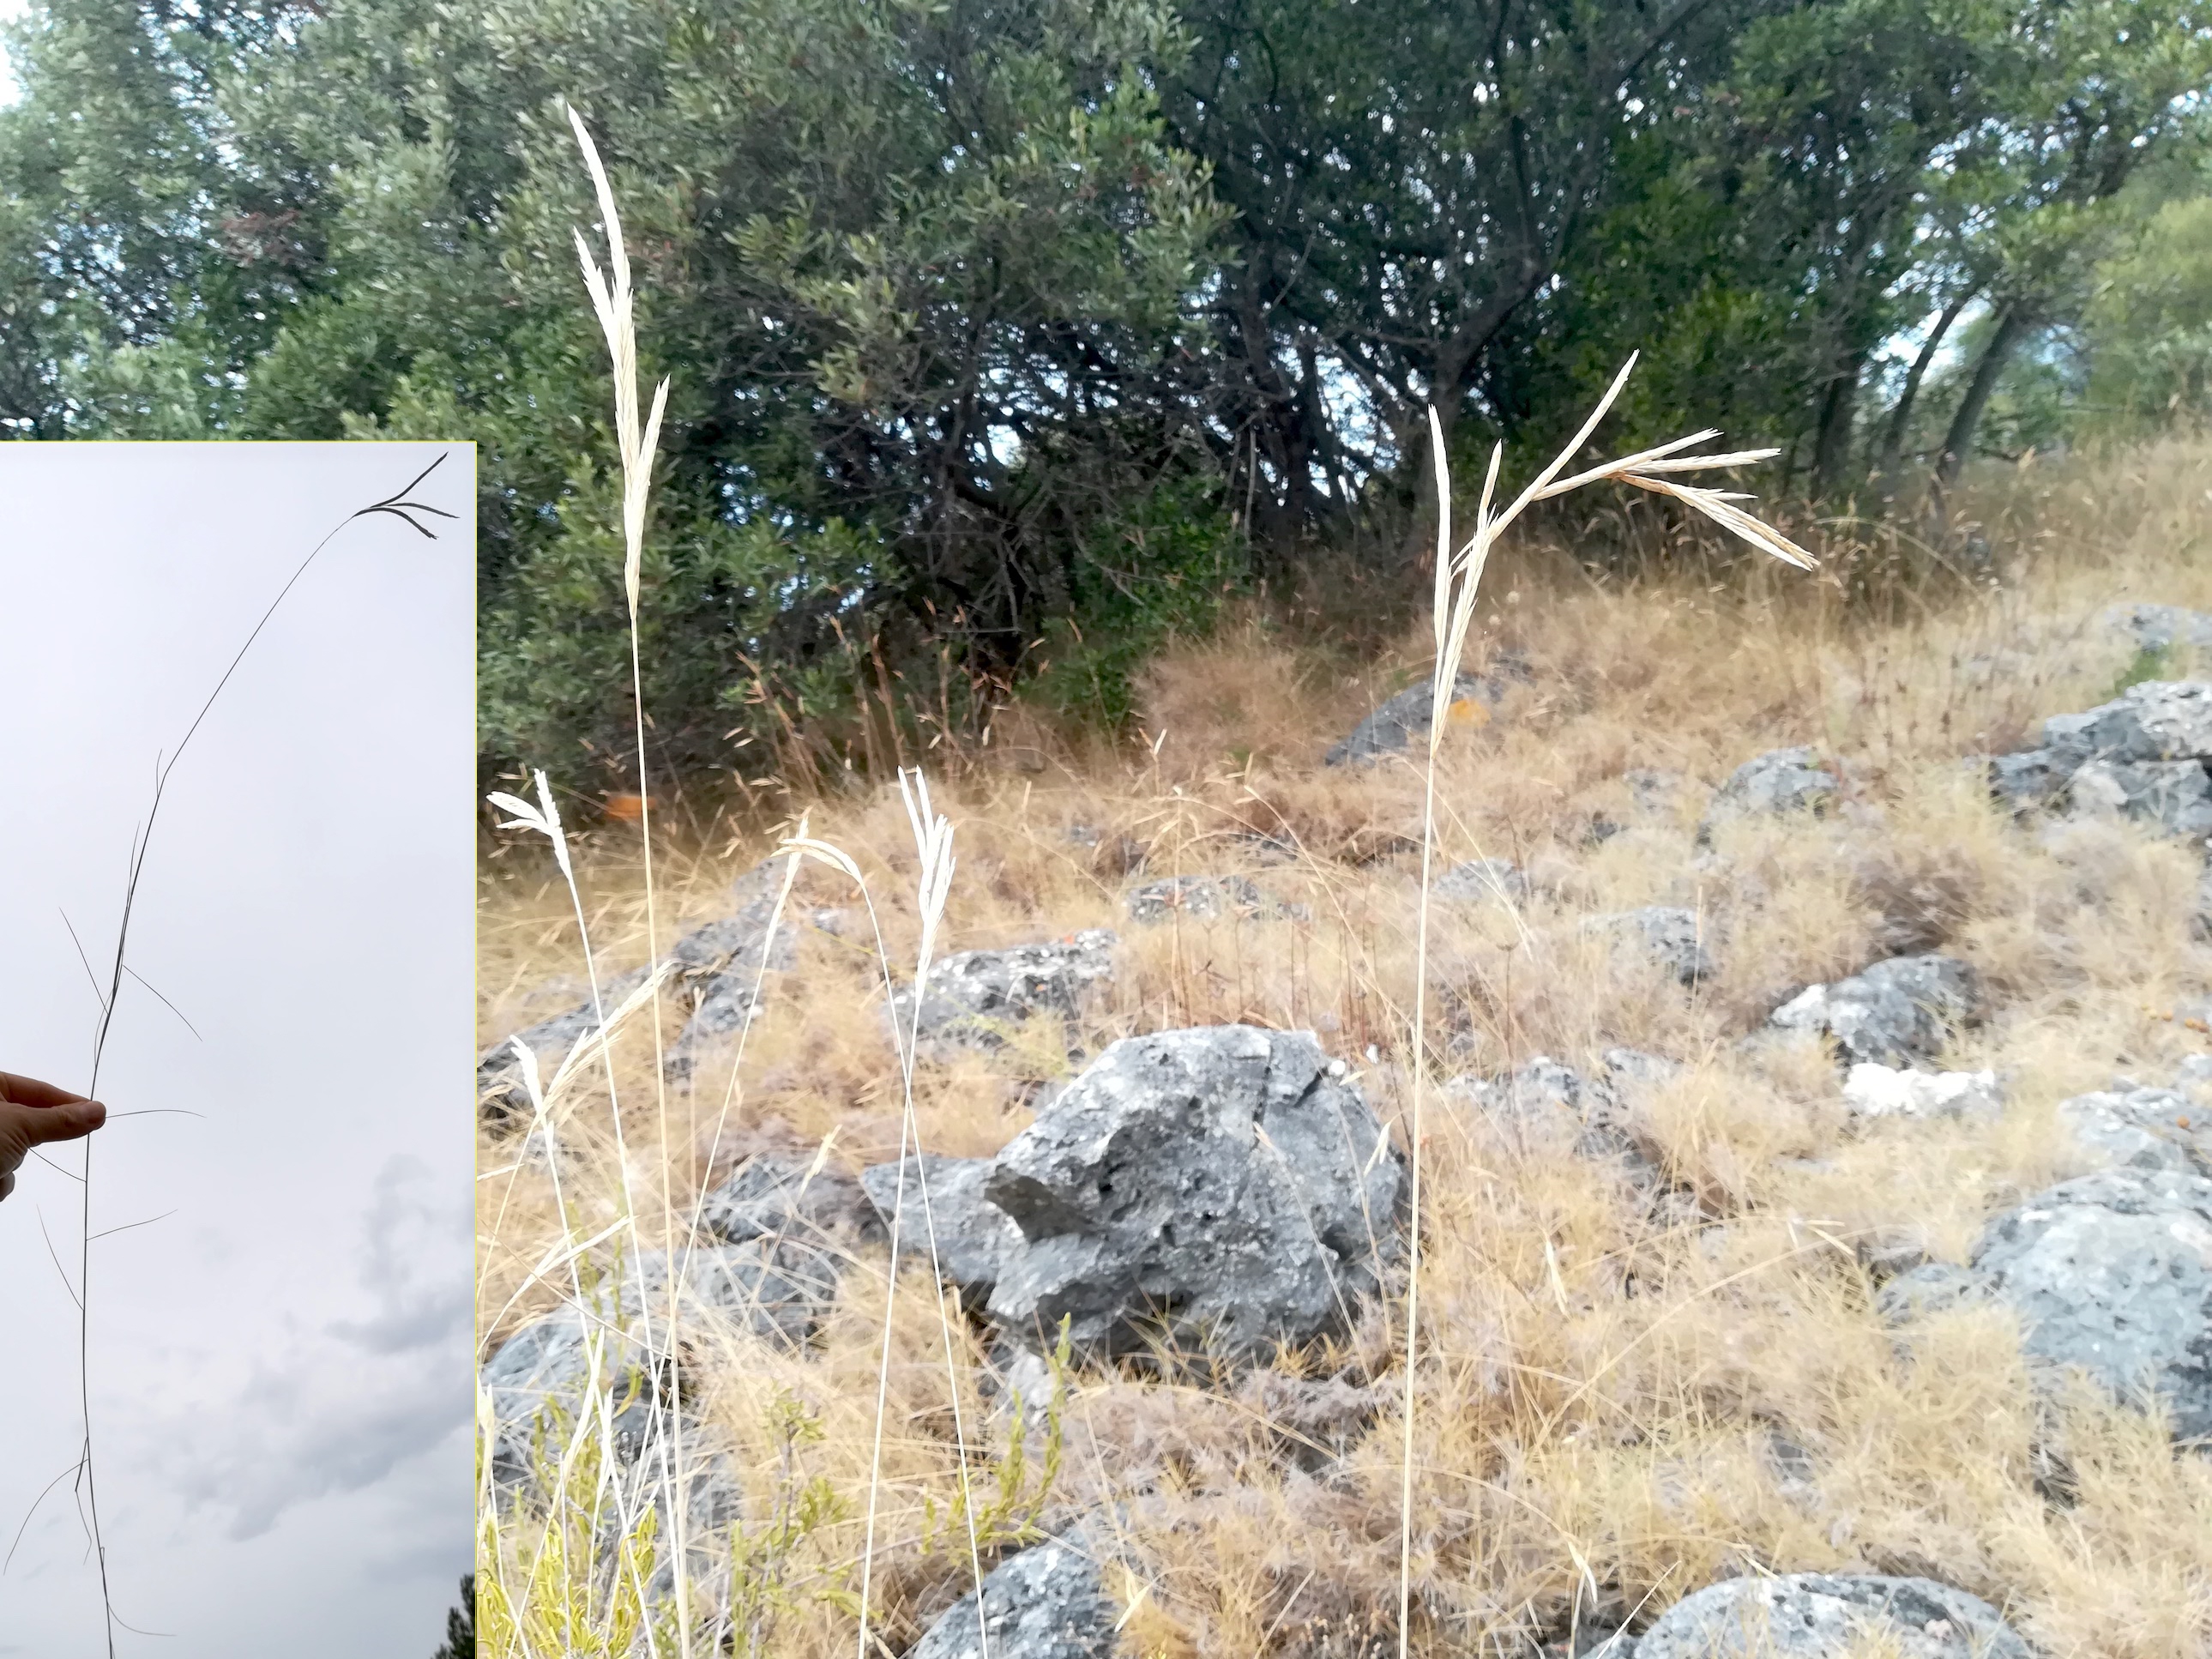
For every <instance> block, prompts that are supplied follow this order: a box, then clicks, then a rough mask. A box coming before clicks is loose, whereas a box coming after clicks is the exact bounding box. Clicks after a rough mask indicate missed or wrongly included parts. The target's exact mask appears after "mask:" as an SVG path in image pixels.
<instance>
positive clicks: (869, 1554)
mask: <svg viewBox="0 0 2212 1659" xmlns="http://www.w3.org/2000/svg"><path fill="white" fill-rule="evenodd" d="M899 793H900V796H901V799H902V800H903V801H904V803H905V805H906V811H907V821H908V824H909V825H910V826H911V827H912V829H913V831H914V838H915V853H916V854H917V855H918V856H919V858H920V860H921V876H920V884H919V886H918V888H917V889H916V892H915V899H916V902H917V905H918V907H919V908H920V911H921V942H920V944H919V945H917V947H916V950H915V975H914V999H913V1000H914V1006H913V1010H912V1015H913V1017H912V1018H911V1019H910V1020H909V1021H908V1024H907V1025H906V1026H905V1027H903V1028H902V1026H901V1025H900V1023H899V1021H898V1019H897V1018H896V1014H894V1017H893V1018H892V1020H891V1040H892V1042H893V1043H894V1044H895V1045H896V1048H897V1051H898V1060H899V1082H900V1092H901V1098H902V1108H901V1111H900V1117H899V1154H898V1162H899V1176H898V1186H897V1188H896V1192H895V1194H894V1196H893V1199H892V1202H891V1218H890V1261H891V1271H890V1279H889V1280H888V1282H887V1284H886V1285H885V1287H884V1335H883V1344H882V1348H881V1352H880V1354H879V1357H878V1363H877V1369H876V1412H875V1426H874V1437H873V1443H872V1448H871V1450H870V1453H869V1460H868V1508H867V1520H866V1527H865V1529H864V1533H863V1536H862V1542H861V1550H860V1632H859V1636H858V1651H859V1655H860V1659H867V1652H868V1613H869V1598H870V1595H871V1592H872V1589H873V1583H874V1569H875V1556H876V1549H875V1539H876V1520H877V1515H878V1500H879V1498H880V1496H881V1492H882V1480H883V1449H884V1419H885V1415H886V1413H887V1411H888V1408H889V1403H890V1357H891V1335H892V1315H893V1311H894V1310H895V1308H896V1303H897V1297H898V1246H899V1231H900V1227H901V1225H902V1221H903V1218H904V1214H905V1209H906V1167H907V1160H908V1156H909V1149H910V1150H911V1155H912V1156H913V1157H914V1158H915V1160H916V1174H917V1177H918V1185H919V1188H920V1190H921V1210H922V1226H923V1231H924V1234H925V1236H926V1237H927V1239H928V1241H929V1263H930V1272H931V1277H932V1279H933V1282H934V1283H935V1284H936V1285H937V1302H938V1325H939V1332H940V1334H942V1336H943V1338H944V1342H945V1382H946V1386H947V1389H948V1391H949V1394H950V1396H951V1401H952V1432H953V1439H954V1443H955V1449H956V1453H957V1462H958V1466H959V1471H960V1494H961V1512H962V1515H963V1518H964V1521H965V1523H966V1526H967V1529H968V1554H969V1568H970V1570H971V1571H972V1573H973V1575H974V1577H975V1585H976V1591H977V1594H978V1595H981V1589H982V1583H983V1565H982V1551H981V1544H980V1542H979V1541H978V1540H977V1538H976V1535H975V1502H974V1495H973V1491H972V1488H971V1486H970V1485H969V1480H970V1476H969V1468H968V1463H969V1459H968V1436H967V1428H966V1425H965V1423H964V1422H963V1419H962V1414H961V1411H960V1391H959V1376H958V1368H957V1364H956V1362H955V1359H954V1356H953V1352H952V1327H951V1319H950V1317H949V1316H948V1315H947V1313H946V1310H945V1281H944V1274H943V1273H942V1271H941V1264H940V1262H939V1257H938V1249H937V1225H936V1219H935V1217H934V1216H933V1213H932V1212H931V1208H930V1203H929V1182H928V1177H927V1175H926V1174H923V1173H922V1172H921V1168H920V1164H919V1160H920V1158H921V1133H920V1125H919V1122H918V1120H917V1118H916V1116H915V1105H914V1073H915V1059H916V1057H917V1055H918V1054H919V1053H920V1049H921V1011H922V1004H923V1001H924V1000H925V996H924V993H925V991H926V988H927V984H928V979H929V967H930V963H931V961H932V960H933V957H934V955H935V951H936V945H937V931H938V927H939V924H940V923H941V922H942V921H943V920H944V916H945V899H946V896H947V895H948V894H949V893H950V892H951V885H952V871H953V867H954V865H955V863H956V862H957V860H955V859H954V857H953V854H952V825H951V821H950V820H948V819H946V818H945V817H943V816H942V815H941V814H939V812H938V811H936V810H935V809H934V808H933V806H932V805H931V804H930V799H929V785H928V781H927V779H926V778H925V777H924V776H923V775H922V774H921V771H920V769H915V771H914V772H913V773H912V774H911V775H909V774H908V773H907V772H906V771H905V770H903V769H902V770H901V772H900V774H899ZM787 845H788V846H790V847H791V848H793V850H794V851H797V852H803V853H804V854H806V855H807V856H809V857H811V858H815V859H817V860H820V861H822V862H823V863H824V864H827V865H829V866H830V867H832V868H833V869H836V870H838V871H840V872H843V873H844V874H845V875H846V876H848V878H851V880H852V881H853V882H854V884H856V885H857V886H858V887H859V888H860V896H861V900H862V902H864V903H865V904H866V906H867V910H868V921H869V925H870V927H872V929H873V930H874V933H875V939H876V962H877V964H878V969H879V970H880V971H881V973H882V975H883V979H884V997H885V1000H886V1001H887V1003H889V1004H890V1006H892V1007H894V1008H896V1000H895V999H896V994H897V986H896V983H895V982H894V981H893V979H892V976H891V970H890V950H889V948H888V947H887V946H886V945H885V944H884V936H883V927H882V924H881V922H880V921H879V919H878V915H877V912H876V907H875V900H874V898H873V896H872V895H870V893H869V891H868V885H867V881H866V878H865V877H863V876H862V875H861V873H860V866H858V865H857V864H855V863H854V861H853V860H852V859H851V858H850V857H849V856H848V854H844V853H842V852H840V851H839V850H838V849H837V848H835V847H831V846H829V844H828V843H826V842H819V841H815V840H813V839H811V838H808V837H804V836H801V837H798V838H794V839H793V841H791V842H787ZM979 1640H980V1641H981V1643H982V1644H983V1647H982V1650H981V1655H980V1659H990V1648H989V1643H990V1633H989V1632H987V1631H982V1632H981V1634H980V1636H979Z"/></svg>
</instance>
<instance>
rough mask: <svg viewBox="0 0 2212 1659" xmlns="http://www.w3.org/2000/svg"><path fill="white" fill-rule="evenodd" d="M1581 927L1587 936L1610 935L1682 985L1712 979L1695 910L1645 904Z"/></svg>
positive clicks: (1702, 934)
mask: <svg viewBox="0 0 2212 1659" xmlns="http://www.w3.org/2000/svg"><path fill="white" fill-rule="evenodd" d="M1583 929H1584V930H1585V931H1586V932H1589V933H1609V934H1612V935H1613V937H1614V938H1616V939H1620V940H1621V941H1623V942H1624V943H1626V944H1627V945H1630V946H1631V947H1632V948H1633V949H1634V950H1636V951H1638V952H1639V953H1640V954H1642V955H1643V956H1645V957H1649V958H1650V960H1651V961H1653V962H1655V963H1657V964H1658V965H1659V966H1660V967H1661V968H1662V969H1665V970H1666V972H1667V973H1668V975H1671V976H1672V977H1673V978H1674V979H1677V980H1679V981H1681V982H1682V983H1683V984H1684V985H1689V986H1694V985H1696V984H1698V983H1699V981H1703V980H1708V979H1711V977H1712V976H1713V972H1714V968H1713V959H1712V957H1711V954H1710V953H1708V952H1707V951H1706V950H1705V939H1704V933H1705V930H1704V928H1703V927H1701V926H1700V925H1699V917H1698V913H1697V912H1696V911H1694V910H1684V909H1680V908H1676V907H1674V906H1673V905H1667V904H1647V905H1645V906H1644V907H1643V908H1641V909H1637V910H1624V911H1622V912H1621V913H1620V915H1610V916H1593V917H1591V918H1590V920H1589V921H1586V922H1584V923H1583Z"/></svg>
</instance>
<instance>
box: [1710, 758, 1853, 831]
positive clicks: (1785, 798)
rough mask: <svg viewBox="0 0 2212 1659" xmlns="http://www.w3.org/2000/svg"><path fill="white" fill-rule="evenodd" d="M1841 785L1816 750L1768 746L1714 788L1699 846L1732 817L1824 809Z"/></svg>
mask: <svg viewBox="0 0 2212 1659" xmlns="http://www.w3.org/2000/svg"><path fill="white" fill-rule="evenodd" d="M1837 787H1838V786H1837V783H1836V775H1835V774H1834V773H1832V772H1830V771H1828V770H1827V769H1825V768H1824V767H1822V766H1820V764H1819V763H1818V757H1817V756H1816V754H1815V752H1814V750H1811V749H1808V748H1797V749H1773V750H1768V751H1767V752H1766V753H1765V754H1764V755H1759V756H1756V757H1753V759H1750V760H1747V761H1746V762H1745V763H1743V764H1742V765H1741V766H1739V767H1737V768H1736V769H1735V771H1733V772H1731V773H1729V775H1728V779H1727V781H1725V782H1723V784H1722V785H1721V787H1719V788H1717V789H1716V790H1715V791H1713V798H1712V801H1711V804H1710V805H1708V806H1707V807H1706V808H1705V822H1704V823H1701V824H1699V826H1698V842H1699V845H1700V846H1704V845H1706V844H1708V843H1710V842H1711V840H1712V832H1713V829H1714V827H1715V826H1716V825H1717V824H1720V823H1723V822H1725V821H1727V820H1729V819H1730V818H1741V817H1775V816H1778V815H1780V814H1783V813H1788V812H1824V811H1826V810H1827V809H1828V806H1829V805H1830V804H1831V803H1832V802H1833V801H1834V799H1835V798H1836V792H1837Z"/></svg>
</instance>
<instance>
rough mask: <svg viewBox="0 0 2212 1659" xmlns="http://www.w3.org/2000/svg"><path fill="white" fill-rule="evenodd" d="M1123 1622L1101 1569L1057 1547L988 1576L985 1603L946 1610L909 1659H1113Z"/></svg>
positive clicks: (1077, 1550)
mask: <svg viewBox="0 0 2212 1659" xmlns="http://www.w3.org/2000/svg"><path fill="white" fill-rule="evenodd" d="M1120 1616H1121V1615H1120V1610H1119V1609H1118V1608H1116V1607H1115V1605H1114V1603H1113V1601H1112V1599H1111V1598H1110V1597H1109V1596H1108V1595H1107V1594H1106V1589H1105V1586H1104V1584H1103V1583H1102V1582H1101V1580H1100V1577H1099V1572H1098V1564H1097V1562H1096V1561H1094V1560H1092V1559H1091V1557H1090V1555H1089V1554H1088V1553H1086V1551H1085V1549H1084V1548H1083V1547H1082V1546H1081V1544H1080V1543H1079V1542H1077V1541H1072V1540H1063V1539H1054V1540H1052V1541H1050V1542H1048V1543H1043V1544H1039V1545H1037V1546H1036V1547H1034V1548H1031V1549H1026V1550H1024V1551H1023V1552H1022V1553H1020V1554H1018V1555H1016V1556H1012V1557H1010V1558H1008V1559H1006V1560H1005V1561H1003V1562H1001V1563H1000V1565H998V1566H997V1567H996V1568H994V1570H993V1571H990V1572H988V1573H987V1574H985V1575H984V1577H983V1583H982V1587H981V1592H980V1595H979V1593H978V1592H977V1591H975V1590H970V1591H969V1592H968V1594H967V1595H963V1596H962V1597H961V1598H960V1600H958V1601H956V1602H954V1603H953V1604H952V1605H951V1607H948V1608H947V1609H945V1613H944V1615H943V1616H942V1617H940V1618H939V1620H938V1621H937V1622H936V1623H935V1624H933V1625H932V1626H930V1627H929V1629H928V1631H927V1632H926V1633H925V1634H924V1635H923V1637H922V1638H921V1641H919V1642H917V1643H915V1644H914V1646H912V1647H911V1648H909V1649H908V1650H907V1656H906V1659H985V1656H986V1654H988V1659H1113V1655H1114V1648H1115V1628H1116V1626H1117V1625H1118V1623H1119V1621H1120ZM986 1636H987V1637H988V1644H987V1646H986V1640H985V1638H986Z"/></svg>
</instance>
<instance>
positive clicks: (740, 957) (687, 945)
mask: <svg viewBox="0 0 2212 1659" xmlns="http://www.w3.org/2000/svg"><path fill="white" fill-rule="evenodd" d="M783 864H784V860H781V859H770V860H767V861H766V862H765V863H763V864H760V865H757V866H754V868H753V869H751V870H750V871H749V872H746V873H745V874H744V875H743V876H741V877H739V878H738V880H737V881H736V882H735V883H733V884H732V886H731V890H730V897H731V902H732V910H731V913H730V914H729V915H726V916H721V917H718V918H717V919H716V920H714V921H710V922H708V923H706V924H704V925H703V926H702V927H695V928H693V929H692V930H691V931H690V933H685V934H684V936H683V937H682V938H680V939H678V940H677V941H676V943H675V944H674V945H671V946H670V947H669V948H668V950H667V951H666V952H665V957H664V960H665V962H666V963H667V964H668V966H669V967H670V969H671V970H672V971H671V975H670V981H671V983H670V987H669V990H670V994H671V996H688V997H689V998H690V1000H691V1002H692V1005H693V1012H692V1013H691V1015H690V1018H689V1019H688V1020H687V1022H686V1023H685V1025H684V1030H683V1031H682V1032H681V1033H680V1034H679V1035H678V1037H677V1039H676V1042H675V1044H674V1046H673V1047H672V1048H671V1049H670V1051H669V1054H668V1055H667V1062H668V1067H669V1073H670V1075H671V1076H672V1077H683V1076H686V1075H688V1074H689V1073H690V1069H691V1067H692V1065H693V1063H694V1062H695V1061H696V1058H697V1055H698V1053H699V1050H700V1049H701V1048H702V1047H704V1046H705V1045H707V1044H708V1043H711V1042H716V1041H719V1040H720V1039H722V1038H725V1037H727V1036H732V1035H733V1034H734V1033H735V1032H737V1031H738V1030H741V1029H742V1028H743V1027H744V1024H745V1022H746V1021H747V1020H749V1019H750V1018H752V1014H753V1012H754V1009H755V1006H756V1002H757V996H756V992H755V987H756V986H757V985H758V984H759V983H760V982H761V980H762V977H763V972H764V971H769V972H788V971H789V970H790V969H793V968H794V967H796V966H797V965H798V944H797V935H796V934H795V933H793V931H792V929H791V927H789V925H788V924H787V925H785V926H783V927H778V928H777V929H776V931H775V938H774V939H772V940H771V939H770V938H769V920H770V918H771V917H772V916H773V915H774V914H775V899H776V894H777V892H778V891H779V890H781V885H782V882H783V874H784V871H783ZM650 972H651V969H649V968H637V969H632V970H631V971H629V973H626V974H623V975H617V977H616V978H614V979H612V980H611V981H608V982H607V983H606V984H605V985H604V986H602V987H600V990H599V998H598V1000H597V1001H596V1002H595V1001H593V1000H591V999H589V998H586V1000H584V1001H582V1002H580V1003H578V1004H577V1005H576V1006H574V1007H573V1008H569V1009H568V1010H566V1011H565V1012H562V1013H558V1014H556V1015H554V1016H553V1017H552V1018H550V1019H542V1020H540V1021H538V1023H537V1024H535V1025H532V1026H529V1027H526V1029H524V1030H521V1031H519V1032H517V1033H516V1034H515V1036H513V1037H512V1038H507V1039H502V1040H501V1042H497V1043H495V1044H494V1045H493V1046H492V1047H490V1048H487V1049H486V1050H484V1052H483V1055H482V1056H481V1057H480V1058H479V1059H478V1060H477V1110H478V1112H479V1114H480V1115H482V1116H483V1117H484V1118H485V1119H486V1120H487V1121H491V1122H493V1123H495V1124H505V1123H510V1122H516V1121H524V1120H526V1119H527V1118H528V1117H529V1116H530V1095H529V1091H528V1090H527V1089H526V1086H525V1085H524V1083H523V1080H522V1063H521V1061H520V1059H518V1058H517V1057H516V1055H515V1054H514V1051H513V1046H512V1045H513V1042H515V1041H518V1040H519V1041H520V1042H522V1043H523V1044H524V1046H525V1047H526V1048H529V1049H530V1051H531V1053H532V1054H534V1055H536V1056H537V1059H538V1073H539V1075H540V1077H541V1078H544V1079H550V1078H551V1077H552V1075H553V1073H554V1071H555V1069H556V1067H558V1066H559V1065H560V1063H561V1062H562V1060H564V1059H566V1058H567V1057H568V1052H569V1050H570V1049H572V1048H574V1047H575V1045H576V1042H577V1041H578V1039H580V1038H581V1037H583V1036H586V1035H587V1034H589V1033H590V1032H592V1031H593V1030H597V1029H598V1027H599V1015H600V1012H602V1011H604V1012H606V1013H608V1014H611V1013H613V1012H614V1011H615V1010H616V1009H617V1007H619V1006H621V1005H622V1003H623V999H624V998H626V997H628V996H629V994H630V993H631V992H633V991H635V990H636V989H637V988H638V987H640V986H641V985H643V984H644V983H645V982H646V980H647V976H648V975H649V974H650Z"/></svg>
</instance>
